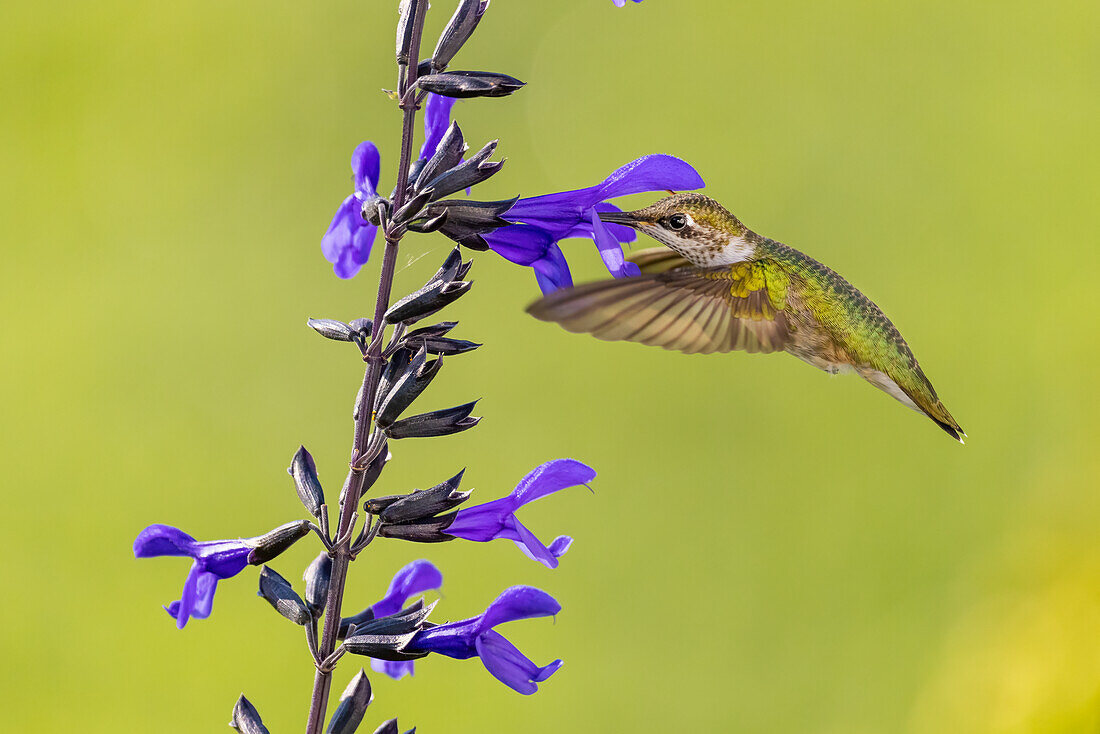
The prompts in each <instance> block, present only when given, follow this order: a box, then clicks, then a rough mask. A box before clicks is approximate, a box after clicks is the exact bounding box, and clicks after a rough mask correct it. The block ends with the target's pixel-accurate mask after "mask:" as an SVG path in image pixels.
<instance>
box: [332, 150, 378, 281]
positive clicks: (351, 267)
mask: <svg viewBox="0 0 1100 734" xmlns="http://www.w3.org/2000/svg"><path fill="white" fill-rule="evenodd" d="M380 162H381V159H380V157H379V154H378V148H376V147H375V146H374V143H372V142H370V141H369V140H366V141H364V142H362V143H360V144H359V145H357V146H356V148H355V150H354V151H353V152H352V154H351V172H352V177H353V179H354V181H355V191H354V192H353V193H352V194H351V195H350V196H348V197H347V198H346V199H344V201H343V203H341V204H340V206H339V207H337V209H336V214H335V215H333V217H332V222H330V223H329V225H328V230H327V231H326V232H325V235H324V237H322V238H321V253H322V254H323V255H324V256H325V259H326V260H328V261H329V262H330V263H332V270H333V272H335V273H336V275H337V277H340V278H351V277H353V276H354V275H355V274H356V273H358V272H359V269H360V268H362V267H363V265H364V264H365V263H366V262H367V260H369V259H370V251H371V246H372V245H373V244H374V237H375V235H376V234H377V230H378V228H377V227H375V226H374V225H373V224H371V223H370V222H368V221H366V220H365V219H363V214H362V209H363V202H364V201H366V200H368V199H372V198H374V197H375V196H377V193H376V189H377V188H378V175H379V166H380Z"/></svg>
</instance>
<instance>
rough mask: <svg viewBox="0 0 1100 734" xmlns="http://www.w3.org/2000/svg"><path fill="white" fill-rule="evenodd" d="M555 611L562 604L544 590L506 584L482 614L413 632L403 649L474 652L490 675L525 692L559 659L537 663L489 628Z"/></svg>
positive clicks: (460, 656)
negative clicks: (540, 664) (543, 663)
mask: <svg viewBox="0 0 1100 734" xmlns="http://www.w3.org/2000/svg"><path fill="white" fill-rule="evenodd" d="M560 611H561V605H560V604H558V602H557V601H556V600H555V599H554V597H552V596H550V595H549V594H547V593H546V592H545V591H542V590H540V589H536V588H534V587H532V586H513V587H511V588H510V589H505V590H504V592H503V593H501V595H500V596H498V597H497V598H496V600H494V601H493V603H492V604H490V605H489V607H488V608H487V609H486V610H485V613H484V614H480V615H478V616H476V617H472V618H470V619H464V620H462V621H460V622H451V623H449V624H441V625H439V626H438V627H432V628H430V629H425V630H422V631H420V632H418V633H417V634H416V636H415V637H414V638H413V639H412V641H411V642H410V643H409V644H408V646H407V647H406V650H408V651H410V652H428V653H433V652H434V653H436V654H438V655H445V656H447V657H450V658H455V659H458V660H465V659H467V658H472V657H474V656H477V657H479V658H481V663H482V664H483V665H484V666H485V669H486V670H488V671H489V672H490V673H491V674H492V675H493V677H494V678H496V679H497V680H499V681H500V682H501V683H503V684H504V685H506V686H508V687H509V688H512V689H513V690H516V691H518V692H520V693H523V694H525V695H529V694H531V693H534V692H535V691H537V690H538V684H539V683H541V682H542V681H544V680H546V679H547V678H549V677H550V676H551V675H553V674H554V673H555V671H557V669H558V668H560V667H561V660H555V661H553V662H552V663H550V664H548V665H543V666H539V665H536V664H535V663H533V662H532V661H531V660H529V659H528V658H527V657H526V656H525V655H524V654H523V653H521V652H520V651H519V650H517V649H516V647H515V645H513V644H512V643H510V642H508V640H506V639H505V638H504V636H503V635H501V634H500V633H498V632H496V631H494V630H493V627H496V626H497V625H498V624H504V623H505V622H512V621H515V620H517V619H530V618H533V617H552V616H554V615H556V614H557V613H558V612H560Z"/></svg>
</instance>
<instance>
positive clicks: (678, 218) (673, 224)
mask: <svg viewBox="0 0 1100 734" xmlns="http://www.w3.org/2000/svg"><path fill="white" fill-rule="evenodd" d="M687 223H688V218H687V217H686V216H685V215H683V214H680V213H676V214H673V215H672V216H671V217H669V218H668V226H669V229H683V228H684V227H686V226H687Z"/></svg>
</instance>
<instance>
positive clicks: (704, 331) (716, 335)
mask: <svg viewBox="0 0 1100 734" xmlns="http://www.w3.org/2000/svg"><path fill="white" fill-rule="evenodd" d="M659 249H664V248H659ZM649 252H651V251H643V252H639V253H637V254H636V255H634V256H633V257H632V259H634V258H640V259H643V260H644V261H645V262H644V263H643V262H638V260H634V261H635V262H638V265H639V267H641V268H642V269H643V273H642V275H639V276H635V277H633V278H619V279H616V280H601V281H598V282H595V283H584V284H582V285H579V286H577V287H575V288H567V289H563V290H559V291H555V292H553V293H550V294H548V295H547V296H545V297H543V298H542V299H541V300H539V301H536V302H535V303H533V304H531V306H529V307H528V308H527V312H528V313H529V314H531V315H532V316H534V317H535V318H537V319H541V320H543V321H553V322H555V323H558V324H561V326H562V327H563V328H565V329H566V330H567V331H572V332H580V333H587V334H592V336H594V337H596V338H597V339H605V340H608V341H632V342H641V343H642V344H648V345H650V346H655V347H664V348H665V349H672V350H676V351H680V352H684V353H686V354H710V353H712V352H730V351H733V350H735V349H739V350H744V351H746V352H775V351H779V350H782V349H783V348H784V347H785V346H786V345H787V343H788V341H789V340H790V331H789V330H788V322H787V315H786V314H785V313H784V312H783V311H780V310H779V309H777V308H776V307H775V306H774V305H773V304H772V303H771V301H770V300H769V299H768V296H767V293H766V292H765V291H764V290H763V289H760V290H748V289H746V287H745V286H746V283H745V282H744V281H743V280H742V278H741V277H739V275H738V274H739V273H743V272H745V271H744V270H743V269H731V268H730V267H728V266H723V267H717V268H694V267H676V269H672V270H665V271H663V272H661V271H660V270H659V269H660V268H662V267H664V266H666V265H668V264H669V262H670V261H671V260H672V258H667V257H666V258H657V257H656V255H654V256H652V257H651V256H650V255H648V253H649ZM666 252H670V251H667V250H666ZM673 255H675V253H673ZM643 256H644V257H643ZM675 257H676V258H677V259H680V258H679V256H678V255H676V256H675ZM650 267H651V268H654V269H657V272H654V271H653V270H648V271H647V268H650ZM735 292H736V293H738V294H739V295H737V296H735V295H733V294H734V293H735Z"/></svg>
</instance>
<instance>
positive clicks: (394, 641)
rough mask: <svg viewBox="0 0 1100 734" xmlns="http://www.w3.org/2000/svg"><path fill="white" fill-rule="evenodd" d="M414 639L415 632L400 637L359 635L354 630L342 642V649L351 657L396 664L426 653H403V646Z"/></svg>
mask: <svg viewBox="0 0 1100 734" xmlns="http://www.w3.org/2000/svg"><path fill="white" fill-rule="evenodd" d="M414 637H416V631H413V632H406V633H405V634H402V635H370V634H362V635H361V634H359V630H358V629H356V630H355V635H353V636H352V637H348V638H347V639H345V640H344V649H345V650H347V651H348V652H350V653H351V654H352V655H366V656H367V657H372V658H375V659H376V660H394V661H398V662H400V661H403V660H416V659H417V658H422V657H424V656H425V655H427V654H428V653H426V652H415V653H414V652H404V648H405V646H406V645H408V644H409V643H410V642H412V638H414Z"/></svg>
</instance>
